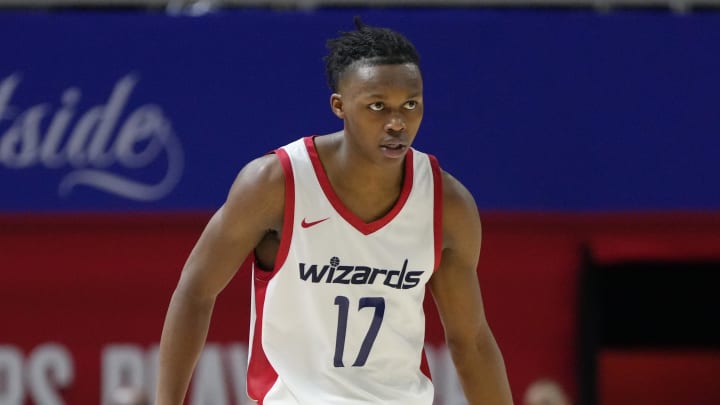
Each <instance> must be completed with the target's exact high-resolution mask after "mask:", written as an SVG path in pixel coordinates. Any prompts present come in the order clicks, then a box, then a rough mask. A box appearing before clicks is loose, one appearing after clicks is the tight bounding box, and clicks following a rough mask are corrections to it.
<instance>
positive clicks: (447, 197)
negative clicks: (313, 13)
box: [157, 20, 512, 405]
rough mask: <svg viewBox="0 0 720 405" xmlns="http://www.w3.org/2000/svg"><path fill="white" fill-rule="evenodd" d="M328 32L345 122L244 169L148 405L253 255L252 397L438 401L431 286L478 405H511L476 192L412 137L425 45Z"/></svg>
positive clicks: (187, 295)
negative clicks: (488, 297)
mask: <svg viewBox="0 0 720 405" xmlns="http://www.w3.org/2000/svg"><path fill="white" fill-rule="evenodd" d="M356 25H357V31H353V32H347V33H343V34H341V35H340V37H338V38H336V39H332V40H330V41H328V48H329V55H328V56H327V58H326V62H327V75H328V82H329V85H330V88H331V89H332V91H333V94H332V95H331V96H330V108H331V109H332V111H333V113H334V114H335V115H336V116H337V117H338V118H340V119H341V120H343V123H344V125H343V130H342V131H340V132H337V133H334V134H329V135H324V136H316V137H308V138H304V139H300V140H298V141H296V142H293V143H291V144H289V145H287V146H285V147H283V148H280V149H278V150H277V151H276V152H275V153H274V154H270V155H267V156H263V157H261V158H258V159H256V160H254V161H252V162H250V163H249V164H248V165H247V166H246V167H244V168H243V169H242V170H241V171H240V173H239V174H238V176H237V179H236V180H235V182H234V184H233V186H232V188H231V190H230V192H229V195H228V198H227V200H226V202H225V204H224V205H223V206H222V207H221V208H220V209H219V210H218V211H217V212H216V213H215V215H214V216H213V218H212V219H211V220H210V222H209V223H208V225H207V227H206V229H205V230H204V232H203V234H202V235H201V236H200V239H199V240H198V242H197V244H196V246H195V248H194V249H193V251H192V253H191V254H190V257H189V258H188V260H187V263H186V265H185V268H184V269H183V272H182V275H181V277H180V281H179V283H178V286H177V289H176V290H175V293H174V294H173V297H172V300H171V302H170V308H169V310H168V314H167V318H166V320H165V325H164V329H163V333H162V339H161V343H160V371H159V378H158V391H157V405H168V404H181V403H182V400H183V397H184V395H185V391H186V389H187V386H188V384H189V381H190V377H191V374H192V370H193V367H194V365H195V363H196V361H197V359H198V356H199V354H200V351H201V348H202V346H203V344H204V341H205V338H206V334H207V330H208V324H209V322H210V315H211V312H212V308H213V304H214V302H215V297H216V296H217V294H218V293H220V291H221V290H222V289H223V288H224V287H225V285H226V284H227V283H228V282H229V281H230V279H231V278H232V276H233V274H234V273H235V272H236V270H237V269H238V267H239V265H240V264H241V263H242V262H243V260H244V259H245V258H246V256H248V255H249V254H252V253H254V258H255V260H254V268H253V273H254V277H253V280H254V285H253V303H252V306H253V308H252V310H253V316H252V318H251V319H252V320H251V323H252V324H251V336H250V359H249V365H248V394H249V396H250V397H251V398H252V399H255V400H256V401H258V402H259V403H261V404H267V405H271V404H333V405H337V404H408V405H418V404H431V403H432V401H433V387H432V383H431V381H430V379H429V377H428V376H427V374H428V373H427V371H426V370H424V369H425V368H426V367H423V366H421V364H422V356H423V354H422V348H423V342H424V328H425V323H424V322H425V319H424V315H423V308H422V304H423V297H424V293H425V285H426V284H427V285H429V287H430V289H431V291H432V294H433V296H434V298H435V302H436V304H437V307H438V310H439V313H440V316H441V318H442V322H443V325H444V328H445V335H446V340H447V344H448V346H449V348H450V350H451V353H452V357H453V359H454V362H455V365H456V368H457V370H458V374H459V376H460V379H461V382H462V385H463V389H464V391H465V393H466V395H467V398H468V400H469V402H470V403H471V404H483V405H490V404H511V403H512V399H511V396H510V389H509V385H508V381H507V377H506V373H505V369H504V364H503V360H502V357H501V355H500V351H499V350H498V347H497V345H496V343H495V340H494V338H493V336H492V334H491V332H490V329H489V327H488V325H487V322H486V319H485V316H484V312H483V306H482V300H481V296H480V288H479V286H478V280H477V273H476V266H477V263H478V256H479V253H480V234H481V231H480V219H479V217H478V212H477V207H476V206H475V203H474V201H473V198H472V196H471V195H470V193H469V192H468V191H467V190H466V189H465V187H463V186H462V185H461V184H460V183H459V182H458V181H457V180H456V179H454V178H453V177H452V176H450V175H449V174H447V173H444V172H442V171H441V170H440V169H439V167H438V165H437V162H436V161H435V159H434V158H433V157H431V156H429V155H426V154H424V153H421V152H419V151H417V150H414V149H412V148H411V144H412V141H413V139H414V138H415V135H416V134H417V131H418V128H419V126H420V121H421V119H422V115H423V83H422V76H421V73H420V69H419V66H418V61H419V58H418V55H417V53H416V51H415V48H414V47H413V45H412V44H411V43H410V42H409V41H408V40H407V39H406V38H405V37H403V36H402V35H401V34H399V33H397V32H394V31H391V30H388V29H382V28H373V27H368V26H365V25H363V24H362V23H360V22H359V20H356Z"/></svg>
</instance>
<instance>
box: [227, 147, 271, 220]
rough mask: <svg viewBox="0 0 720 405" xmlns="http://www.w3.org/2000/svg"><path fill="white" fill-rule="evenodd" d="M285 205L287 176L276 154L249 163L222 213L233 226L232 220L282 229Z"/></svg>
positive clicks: (231, 191)
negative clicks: (239, 219) (236, 219)
mask: <svg viewBox="0 0 720 405" xmlns="http://www.w3.org/2000/svg"><path fill="white" fill-rule="evenodd" d="M284 205H285V174H284V172H283V168H282V165H281V164H280V160H279V158H278V157H277V155H276V154H274V153H273V154H267V155H264V156H261V157H259V158H257V159H254V160H252V161H250V162H249V163H248V164H246V165H245V167H243V168H242V170H240V172H239V173H238V175H237V176H236V178H235V181H234V182H233V185H232V187H231V188H230V192H229V193H228V196H227V200H226V201H225V204H224V205H223V207H222V210H223V211H224V215H225V216H227V217H228V218H227V219H228V220H230V221H231V222H232V218H242V221H243V222H244V223H245V226H248V225H251V226H252V225H255V226H263V227H265V229H274V228H276V227H278V228H279V227H280V226H281V225H282V215H283V209H284ZM248 221H249V222H248Z"/></svg>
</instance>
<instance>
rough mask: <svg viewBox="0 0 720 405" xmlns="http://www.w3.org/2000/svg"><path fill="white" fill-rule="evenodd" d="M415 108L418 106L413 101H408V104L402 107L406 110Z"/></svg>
mask: <svg viewBox="0 0 720 405" xmlns="http://www.w3.org/2000/svg"><path fill="white" fill-rule="evenodd" d="M417 106H418V102H417V101H415V100H409V101H408V102H406V103H405V104H404V105H403V107H404V108H405V109H406V110H414V109H416V108H417Z"/></svg>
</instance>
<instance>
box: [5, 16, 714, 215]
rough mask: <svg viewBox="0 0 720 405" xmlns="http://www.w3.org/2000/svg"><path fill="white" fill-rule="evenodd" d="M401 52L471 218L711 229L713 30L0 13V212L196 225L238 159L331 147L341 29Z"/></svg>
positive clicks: (629, 24) (489, 20) (586, 22)
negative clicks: (688, 217)
mask: <svg viewBox="0 0 720 405" xmlns="http://www.w3.org/2000/svg"><path fill="white" fill-rule="evenodd" d="M355 14H360V15H362V16H363V17H364V18H365V20H366V21H367V22H368V23H370V24H373V25H387V26H390V27H393V28H396V29H398V30H400V31H402V32H404V33H406V34H407V36H408V37H409V38H410V39H411V40H413V42H415V44H416V46H417V47H418V49H419V51H420V53H421V57H422V68H423V71H424V75H425V88H426V92H425V104H426V115H425V119H424V122H423V126H422V127H421V130H420V134H419V136H418V139H417V141H416V144H415V146H416V147H417V148H419V149H422V150H425V151H428V152H431V153H434V154H436V155H437V156H438V158H439V159H440V162H441V164H442V165H443V167H444V168H445V169H446V170H448V171H450V172H451V173H453V174H454V175H455V176H456V177H458V178H459V179H461V180H462V181H463V182H464V183H465V184H466V186H468V188H470V189H471V191H472V192H473V194H474V195H475V197H476V200H477V202H478V205H479V206H480V208H481V209H493V210H495V209H498V210H517V209H521V210H551V211H615V210H674V209H681V210H706V209H720V187H718V183H719V181H718V178H719V177H720V176H719V175H718V173H719V172H720V170H719V167H718V166H719V162H720V158H719V157H718V154H719V153H720V13H706V14H689V15H673V14H669V13H661V12H657V13H655V12H649V11H645V12H620V13H611V14H596V13H593V12H590V11H558V10H488V9H469V10H457V9H455V10H444V9H402V10H394V9H385V10H378V9H376V10H348V9H339V10H335V9H327V10H324V9H323V10H318V11H314V12H298V11H285V12H280V11H270V10H227V11H222V12H219V13H216V14H212V15H207V16H204V17H173V16H167V15H164V14H161V13H157V14H154V13H140V12H70V11H66V12H55V13H43V12H21V11H17V12H4V13H0V49H1V50H2V57H1V58H0V113H2V115H0V118H1V119H0V212H28V211H52V212H58V211H59V212H64V211H84V210H92V211H166V210H187V209H202V210H205V209H214V208H216V207H217V206H219V204H221V203H222V201H223V199H224V196H225V193H226V191H227V189H228V188H229V186H230V184H231V182H232V180H233V178H234V176H235V174H236V172H237V171H238V170H239V169H240V168H241V167H242V166H243V165H244V163H246V162H247V161H248V160H250V159H252V158H253V157H256V156H258V155H259V154H262V153H264V152H266V151H268V150H271V149H273V148H275V147H277V146H280V145H282V144H285V143H287V142H289V141H291V140H293V139H295V138H298V137H301V136H305V135H309V134H314V133H326V132H330V131H335V130H337V129H339V128H340V126H341V122H340V121H338V120H337V119H336V118H335V117H334V116H333V115H331V113H330V110H329V108H328V97H329V91H328V89H327V87H326V85H325V79H324V71H323V62H322V57H323V55H324V53H325V48H324V44H325V40H326V38H328V37H330V36H334V35H335V33H336V32H337V31H339V30H347V29H351V26H352V16H353V15H355Z"/></svg>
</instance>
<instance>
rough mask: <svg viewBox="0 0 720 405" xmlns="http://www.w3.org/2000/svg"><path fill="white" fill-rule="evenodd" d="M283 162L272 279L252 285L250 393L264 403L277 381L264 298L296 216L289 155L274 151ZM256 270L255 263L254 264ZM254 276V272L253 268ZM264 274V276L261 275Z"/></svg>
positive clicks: (287, 245) (285, 250)
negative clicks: (266, 344) (265, 330)
mask: <svg viewBox="0 0 720 405" xmlns="http://www.w3.org/2000/svg"><path fill="white" fill-rule="evenodd" d="M275 153H276V154H277V156H278V159H279V160H280V165H281V166H282V169H283V173H284V174H285V208H284V213H283V229H282V234H281V236H280V246H279V247H278V253H277V256H276V258H275V266H274V267H273V271H272V273H271V274H270V275H269V277H262V276H258V275H256V276H255V277H254V280H253V283H254V287H255V302H254V305H255V326H254V329H253V332H254V333H253V343H252V355H251V356H250V360H249V362H248V373H247V392H248V395H249V396H250V398H252V399H254V400H257V401H258V403H260V404H262V403H263V400H264V399H265V395H267V393H268V391H270V388H272V386H273V385H274V384H275V382H276V381H277V378H278V374H277V371H275V368H273V366H272V364H270V361H269V360H268V358H267V356H266V355H265V350H263V347H262V336H263V334H262V325H263V314H264V309H265V295H266V292H267V285H268V283H269V282H270V279H272V277H274V276H275V274H277V272H278V270H279V269H280V268H281V267H282V265H283V264H284V263H285V260H286V259H287V256H288V252H289V249H290V239H291V238H292V231H293V221H294V215H295V179H294V177H293V171H292V165H291V163H290V157H289V156H288V154H287V152H285V151H284V150H282V149H278V150H276V151H275ZM253 267H255V266H254V262H253ZM253 273H255V271H254V269H253ZM260 274H262V273H260Z"/></svg>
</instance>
